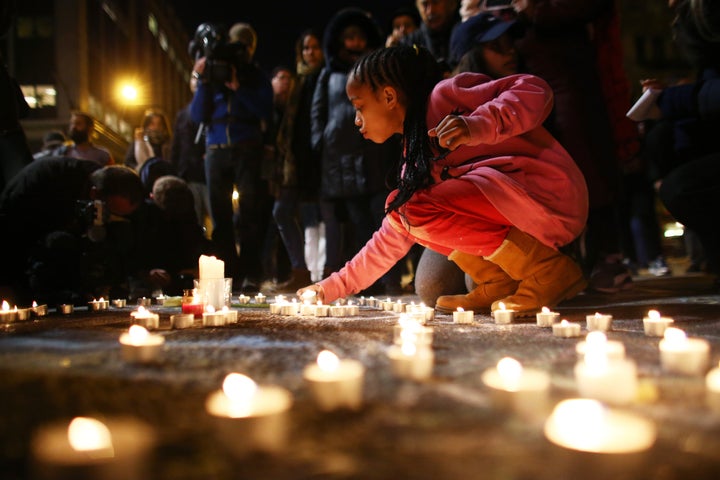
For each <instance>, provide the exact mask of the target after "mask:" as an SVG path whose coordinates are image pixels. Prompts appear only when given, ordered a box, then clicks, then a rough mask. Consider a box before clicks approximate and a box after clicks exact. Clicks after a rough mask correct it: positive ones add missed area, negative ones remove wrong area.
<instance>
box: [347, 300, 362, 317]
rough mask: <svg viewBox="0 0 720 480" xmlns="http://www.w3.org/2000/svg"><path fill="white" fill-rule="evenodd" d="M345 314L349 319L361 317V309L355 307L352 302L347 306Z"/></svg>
mask: <svg viewBox="0 0 720 480" xmlns="http://www.w3.org/2000/svg"><path fill="white" fill-rule="evenodd" d="M345 314H346V315H347V316H348V317H355V316H357V315H360V307H358V306H357V305H355V304H354V303H353V302H352V300H351V301H349V302H348V303H347V305H345Z"/></svg>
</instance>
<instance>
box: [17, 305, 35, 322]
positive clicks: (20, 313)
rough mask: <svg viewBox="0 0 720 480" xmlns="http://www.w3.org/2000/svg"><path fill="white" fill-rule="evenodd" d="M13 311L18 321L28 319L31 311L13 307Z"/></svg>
mask: <svg viewBox="0 0 720 480" xmlns="http://www.w3.org/2000/svg"><path fill="white" fill-rule="evenodd" d="M15 311H16V312H17V320H18V322H25V321H27V320H30V314H31V313H32V310H31V309H29V308H17V307H15Z"/></svg>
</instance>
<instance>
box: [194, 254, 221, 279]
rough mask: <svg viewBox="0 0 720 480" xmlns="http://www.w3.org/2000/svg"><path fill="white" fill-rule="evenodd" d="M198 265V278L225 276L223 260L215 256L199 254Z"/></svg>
mask: <svg viewBox="0 0 720 480" xmlns="http://www.w3.org/2000/svg"><path fill="white" fill-rule="evenodd" d="M198 267H199V273H200V279H206V278H216V279H217V278H224V277H225V262H223V261H222V260H218V259H217V258H216V257H212V256H208V255H200V258H199V259H198Z"/></svg>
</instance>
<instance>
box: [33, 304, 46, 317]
mask: <svg viewBox="0 0 720 480" xmlns="http://www.w3.org/2000/svg"><path fill="white" fill-rule="evenodd" d="M32 311H33V313H34V314H35V315H36V316H38V317H44V316H45V315H47V313H48V306H47V304H42V305H38V303H37V302H36V301H34V300H33V303H32Z"/></svg>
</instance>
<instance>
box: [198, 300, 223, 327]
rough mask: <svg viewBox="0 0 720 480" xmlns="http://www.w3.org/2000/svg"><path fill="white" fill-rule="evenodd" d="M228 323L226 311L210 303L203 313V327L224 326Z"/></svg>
mask: <svg viewBox="0 0 720 480" xmlns="http://www.w3.org/2000/svg"><path fill="white" fill-rule="evenodd" d="M226 323H227V321H226V319H225V313H223V312H222V311H221V310H218V311H216V310H215V308H213V306H212V305H208V306H207V307H206V308H205V311H204V312H203V315H202V324H203V327H222V326H224V325H225V324H226Z"/></svg>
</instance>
